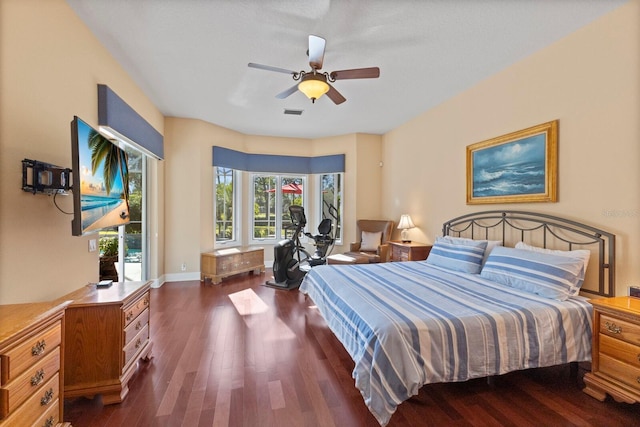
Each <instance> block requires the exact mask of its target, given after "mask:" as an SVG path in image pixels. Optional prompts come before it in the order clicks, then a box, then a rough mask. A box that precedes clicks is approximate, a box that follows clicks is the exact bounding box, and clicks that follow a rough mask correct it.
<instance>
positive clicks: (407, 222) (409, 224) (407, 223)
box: [398, 214, 415, 243]
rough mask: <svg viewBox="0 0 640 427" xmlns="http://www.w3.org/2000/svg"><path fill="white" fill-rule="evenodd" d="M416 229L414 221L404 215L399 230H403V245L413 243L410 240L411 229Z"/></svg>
mask: <svg viewBox="0 0 640 427" xmlns="http://www.w3.org/2000/svg"><path fill="white" fill-rule="evenodd" d="M414 227H415V225H414V224H413V221H411V217H410V216H409V215H407V214H404V215H401V216H400V222H399V223H398V230H402V232H401V233H400V239H401V240H402V243H408V242H411V239H409V229H410V228H414Z"/></svg>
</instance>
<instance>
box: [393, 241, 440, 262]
mask: <svg viewBox="0 0 640 427" xmlns="http://www.w3.org/2000/svg"><path fill="white" fill-rule="evenodd" d="M388 243H389V245H390V246H391V261H423V260H425V259H427V257H428V256H429V252H431V245H427V244H426V243H418V242H400V241H396V240H392V241H389V242H388Z"/></svg>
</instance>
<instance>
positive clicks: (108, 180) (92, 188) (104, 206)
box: [71, 117, 130, 236]
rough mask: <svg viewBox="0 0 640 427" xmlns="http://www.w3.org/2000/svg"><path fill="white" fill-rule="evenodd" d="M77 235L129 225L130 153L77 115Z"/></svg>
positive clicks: (74, 175) (74, 152) (74, 139)
mask: <svg viewBox="0 0 640 427" xmlns="http://www.w3.org/2000/svg"><path fill="white" fill-rule="evenodd" d="M71 156H72V179H73V186H72V192H73V214H74V216H73V221H72V223H71V228H72V233H73V235H74V236H80V235H83V234H88V233H93V232H96V231H99V230H101V229H104V228H109V227H115V226H119V225H123V224H127V223H128V222H129V221H130V219H129V170H128V167H127V153H126V152H125V151H124V150H123V149H122V148H120V147H118V146H117V145H116V144H114V143H112V142H111V141H109V140H108V139H107V138H105V137H104V136H103V135H102V134H100V133H99V132H98V131H97V130H95V129H93V128H92V127H91V126H89V125H88V124H87V123H85V122H84V121H82V120H81V119H80V118H78V117H74V118H73V121H72V122H71Z"/></svg>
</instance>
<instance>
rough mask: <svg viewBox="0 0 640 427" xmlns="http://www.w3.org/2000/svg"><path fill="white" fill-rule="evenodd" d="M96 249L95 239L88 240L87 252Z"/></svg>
mask: <svg viewBox="0 0 640 427" xmlns="http://www.w3.org/2000/svg"><path fill="white" fill-rule="evenodd" d="M97 250H98V246H97V242H96V239H90V240H89V252H95V251H97Z"/></svg>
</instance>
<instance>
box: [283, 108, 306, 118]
mask: <svg viewBox="0 0 640 427" xmlns="http://www.w3.org/2000/svg"><path fill="white" fill-rule="evenodd" d="M303 111H304V110H289V109H287V108H285V109H284V113H285V114H289V115H291V116H301V115H302V112H303Z"/></svg>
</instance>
